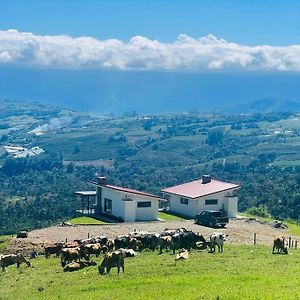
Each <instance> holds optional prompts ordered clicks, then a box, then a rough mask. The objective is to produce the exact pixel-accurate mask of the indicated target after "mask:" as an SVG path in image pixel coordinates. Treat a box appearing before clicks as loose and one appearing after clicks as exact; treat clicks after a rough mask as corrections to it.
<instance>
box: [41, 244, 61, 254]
mask: <svg viewBox="0 0 300 300" xmlns="http://www.w3.org/2000/svg"><path fill="white" fill-rule="evenodd" d="M62 248H63V244H62V243H55V244H52V245H48V246H46V247H45V256H46V258H48V257H50V255H51V254H55V255H56V257H58V256H59V254H60V251H61V249H62Z"/></svg>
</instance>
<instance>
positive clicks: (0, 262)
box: [0, 253, 30, 271]
mask: <svg viewBox="0 0 300 300" xmlns="http://www.w3.org/2000/svg"><path fill="white" fill-rule="evenodd" d="M21 263H25V264H26V265H27V267H30V262H29V260H27V259H26V258H25V257H24V256H23V254H21V253H18V254H8V255H0V266H1V268H2V271H5V268H6V267H8V266H10V265H13V264H17V268H19V267H20V264H21Z"/></svg>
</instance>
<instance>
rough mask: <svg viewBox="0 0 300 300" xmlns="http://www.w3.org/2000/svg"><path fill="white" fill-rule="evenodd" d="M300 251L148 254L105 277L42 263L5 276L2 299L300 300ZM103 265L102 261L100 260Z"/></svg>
mask: <svg viewBox="0 0 300 300" xmlns="http://www.w3.org/2000/svg"><path fill="white" fill-rule="evenodd" d="M299 260H300V251H299V250H291V251H290V254H289V255H288V256H284V255H272V254H271V249H270V248H267V247H265V246H233V245H226V246H225V252H224V253H223V254H219V253H215V254H210V253H207V252H206V251H205V252H201V253H198V252H197V251H194V252H192V253H191V255H190V259H189V260H188V261H178V262H176V264H175V261H174V255H171V254H169V253H164V254H162V255H159V254H158V253H156V252H155V253H152V252H144V253H142V254H141V255H140V256H138V257H136V258H128V259H126V261H125V273H124V274H123V273H120V274H117V272H116V269H112V271H111V273H110V274H109V275H106V276H100V275H99V274H98V270H97V268H96V267H90V268H87V269H84V270H80V271H77V272H75V273H63V271H62V269H61V267H60V265H59V260H58V259H57V258H50V259H47V260H46V259H45V258H44V257H40V258H38V259H36V260H34V261H32V266H33V268H27V267H25V266H24V265H21V267H20V269H19V270H18V269H17V268H16V267H15V266H11V267H9V268H8V271H7V272H6V273H0V281H1V294H0V298H1V299H228V300H233V299H255V300H257V299H299V297H300V268H299ZM97 262H101V258H99V259H97Z"/></svg>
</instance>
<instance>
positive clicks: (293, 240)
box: [292, 240, 294, 248]
mask: <svg viewBox="0 0 300 300" xmlns="http://www.w3.org/2000/svg"><path fill="white" fill-rule="evenodd" d="M292 248H294V240H292Z"/></svg>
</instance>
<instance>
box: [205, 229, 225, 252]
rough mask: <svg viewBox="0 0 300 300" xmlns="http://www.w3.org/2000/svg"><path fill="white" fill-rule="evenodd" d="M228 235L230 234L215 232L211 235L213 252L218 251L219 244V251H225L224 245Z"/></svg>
mask: <svg viewBox="0 0 300 300" xmlns="http://www.w3.org/2000/svg"><path fill="white" fill-rule="evenodd" d="M227 237H228V234H224V233H216V232H213V233H212V234H211V235H210V237H209V238H210V248H211V252H215V251H216V246H218V250H219V252H223V245H224V242H225V241H226V238H227Z"/></svg>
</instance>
